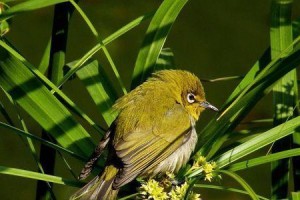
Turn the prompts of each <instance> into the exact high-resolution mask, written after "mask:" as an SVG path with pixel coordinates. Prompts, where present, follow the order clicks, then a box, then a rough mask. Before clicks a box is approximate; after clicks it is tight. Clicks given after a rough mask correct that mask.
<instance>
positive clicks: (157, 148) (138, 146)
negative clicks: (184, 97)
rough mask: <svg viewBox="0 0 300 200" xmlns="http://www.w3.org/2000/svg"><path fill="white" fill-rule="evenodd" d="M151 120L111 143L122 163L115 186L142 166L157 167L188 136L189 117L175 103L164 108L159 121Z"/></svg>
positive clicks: (121, 183)
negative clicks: (168, 107)
mask: <svg viewBox="0 0 300 200" xmlns="http://www.w3.org/2000/svg"><path fill="white" fill-rule="evenodd" d="M154 121H155V122H153V124H152V126H151V127H147V128H146V129H145V130H137V131H135V132H131V133H128V134H124V136H123V137H122V138H121V139H120V140H119V141H118V142H117V143H116V144H115V145H114V146H115V149H116V154H117V156H118V157H119V158H120V159H121V160H122V162H123V164H124V167H123V169H122V170H120V172H119V174H118V176H117V178H116V179H115V182H114V187H115V188H119V187H121V186H122V185H124V184H126V183H128V182H130V181H132V180H133V179H134V178H136V177H137V176H138V175H139V174H141V173H143V170H145V169H146V168H147V169H151V168H153V167H155V166H157V165H158V164H159V163H160V162H162V161H163V160H164V159H166V158H167V157H168V156H170V155H171V154H172V153H173V152H174V151H175V150H176V149H177V148H179V147H180V146H181V145H182V144H183V143H184V142H185V141H186V137H189V132H190V131H191V124H190V118H189V115H188V113H187V112H186V111H185V109H184V108H183V107H182V106H181V105H179V104H176V105H175V106H173V107H172V108H170V109H168V110H167V112H166V113H165V114H164V117H162V118H161V120H154Z"/></svg>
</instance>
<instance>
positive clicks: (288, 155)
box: [229, 148, 300, 171]
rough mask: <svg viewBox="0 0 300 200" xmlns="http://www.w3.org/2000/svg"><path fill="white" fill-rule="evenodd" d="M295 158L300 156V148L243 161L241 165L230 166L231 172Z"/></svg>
mask: <svg viewBox="0 0 300 200" xmlns="http://www.w3.org/2000/svg"><path fill="white" fill-rule="evenodd" d="M294 156H300V148H296V149H290V150H285V151H282V152H278V153H272V154H270V155H266V156H260V157H257V158H253V159H251V160H246V161H242V162H239V163H235V164H232V165H230V166H229V170H231V171H238V170H244V169H248V168H251V167H255V166H258V165H262V164H266V163H270V162H273V161H276V160H281V159H284V158H291V157H294Z"/></svg>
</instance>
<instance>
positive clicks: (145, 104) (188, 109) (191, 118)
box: [72, 70, 217, 200]
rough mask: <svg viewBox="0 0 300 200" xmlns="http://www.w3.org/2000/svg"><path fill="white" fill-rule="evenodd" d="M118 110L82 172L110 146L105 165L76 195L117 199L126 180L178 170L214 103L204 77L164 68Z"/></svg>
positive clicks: (185, 160)
mask: <svg viewBox="0 0 300 200" xmlns="http://www.w3.org/2000/svg"><path fill="white" fill-rule="evenodd" d="M114 108H115V109H116V110H118V112H119V115H118V117H117V118H116V120H115V121H114V123H113V124H112V125H111V127H110V129H109V130H108V132H107V133H106V135H105V137H104V138H103V139H102V140H101V141H100V143H99V145H98V146H97V148H96V150H95V152H94V154H93V155H92V157H91V160H90V161H89V162H88V163H87V164H86V166H85V167H84V169H83V170H82V172H81V175H80V178H85V177H86V176H87V175H88V174H89V173H90V171H91V170H92V167H93V165H94V163H95V162H96V160H97V159H98V158H99V156H100V154H101V153H102V151H103V149H104V148H105V146H108V148H109V157H108V160H107V164H106V168H105V170H104V172H103V173H102V175H101V176H97V177H95V178H94V179H93V180H92V181H91V182H89V183H88V184H87V185H86V186H85V187H83V188H82V189H81V190H79V191H78V192H77V193H75V194H74V195H73V196H72V199H76V198H77V199H90V200H91V199H98V200H110V199H111V200H113V199H116V196H117V193H118V190H119V188H120V187H121V186H123V185H125V184H126V183H128V182H130V181H132V180H133V179H135V178H136V177H141V176H142V177H149V176H154V175H156V174H158V173H164V172H166V171H170V172H177V171H178V170H179V169H180V167H182V166H183V165H185V164H186V162H187V161H188V159H189V157H190V155H191V153H192V151H193V150H194V148H195V145H196V142H197V134H196V131H195V128H194V126H195V121H197V120H198V118H199V116H200V113H201V112H202V111H203V110H204V109H205V108H209V109H212V110H215V111H217V109H216V108H215V107H214V106H212V105H210V104H209V103H208V102H206V100H205V93H204V90H203V87H202V85H201V83H200V80H199V79H198V78H197V77H196V76H195V75H193V74H191V73H189V72H187V71H182V70H162V71H159V72H157V73H154V74H153V76H152V77H151V78H149V79H148V80H147V81H146V82H144V83H143V84H141V85H140V86H138V87H137V88H136V89H134V90H132V91H131V92H130V93H128V94H127V95H125V96H123V97H122V98H120V99H119V100H118V101H117V102H116V104H115V105H114Z"/></svg>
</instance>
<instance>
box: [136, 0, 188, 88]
mask: <svg viewBox="0 0 300 200" xmlns="http://www.w3.org/2000/svg"><path fill="white" fill-rule="evenodd" d="M186 3H187V0H165V1H163V3H162V4H161V5H160V7H159V8H158V10H157V12H156V13H155V15H154V17H153V18H152V20H151V23H150V25H149V27H148V30H147V32H146V36H145V38H144V41H143V44H142V47H141V48H140V51H139V54H138V57H137V60H136V63H135V67H134V71H133V77H132V83H131V88H134V87H136V86H137V85H139V84H140V83H142V82H143V81H144V80H145V79H146V78H147V76H149V74H150V73H151V72H152V71H153V68H154V66H155V64H156V62H157V59H158V57H159V54H160V52H161V49H162V48H163V45H164V43H165V41H166V38H167V36H168V33H169V31H170V29H171V27H172V25H173V23H174V21H175V19H176V17H177V16H178V15H179V13H180V11H181V9H182V8H183V6H184V5H185V4H186Z"/></svg>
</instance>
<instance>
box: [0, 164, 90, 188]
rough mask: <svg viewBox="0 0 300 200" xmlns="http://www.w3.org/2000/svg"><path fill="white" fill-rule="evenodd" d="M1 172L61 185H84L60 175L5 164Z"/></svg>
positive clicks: (1, 167) (0, 167)
mask: <svg viewBox="0 0 300 200" xmlns="http://www.w3.org/2000/svg"><path fill="white" fill-rule="evenodd" d="M0 174H5V175H12V176H19V177H23V178H30V179H35V180H41V181H47V182H52V183H56V184H60V185H68V186H72V187H82V186H83V185H84V183H82V182H79V181H73V180H69V179H65V178H62V177H59V176H53V175H48V174H42V173H38V172H33V171H28V170H23V169H17V168H12V167H5V166H0Z"/></svg>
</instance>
